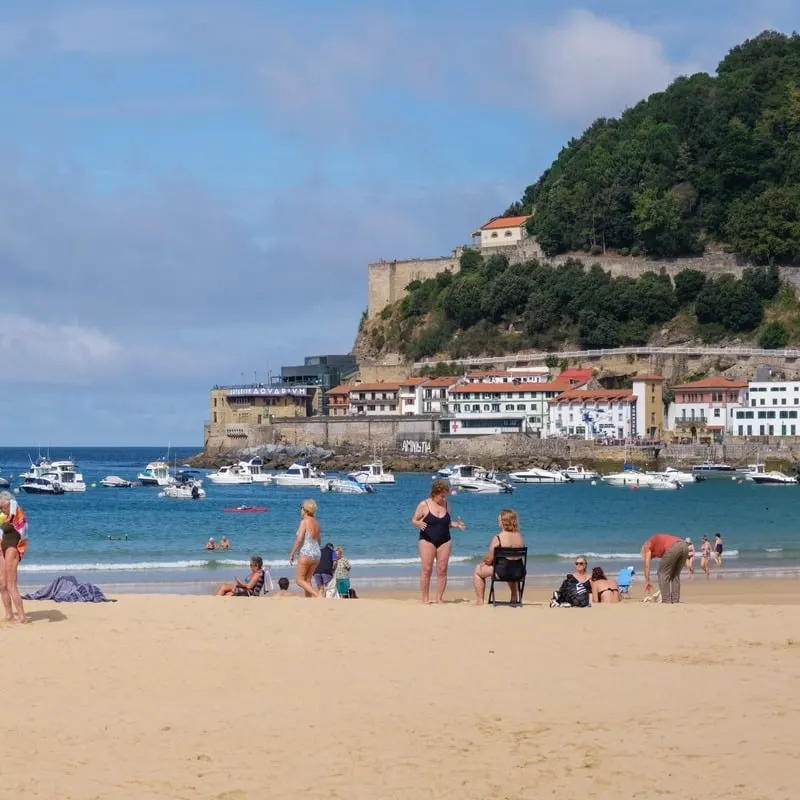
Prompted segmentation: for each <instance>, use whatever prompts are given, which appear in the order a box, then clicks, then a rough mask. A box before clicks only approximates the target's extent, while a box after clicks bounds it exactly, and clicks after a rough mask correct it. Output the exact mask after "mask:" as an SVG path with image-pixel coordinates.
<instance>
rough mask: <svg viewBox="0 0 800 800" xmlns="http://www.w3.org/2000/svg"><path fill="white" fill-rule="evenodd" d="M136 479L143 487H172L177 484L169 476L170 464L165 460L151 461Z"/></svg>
mask: <svg viewBox="0 0 800 800" xmlns="http://www.w3.org/2000/svg"><path fill="white" fill-rule="evenodd" d="M136 479H137V480H138V481H139V483H141V484H142V486H170V485H171V484H173V483H174V482H175V481H174V479H173V477H172V476H171V475H170V474H169V464H168V463H167V462H166V461H163V460H159V461H151V462H150V463H149V464H148V465H147V466H146V467H145V469H144V472H140V473H139V474H138V475H137V476H136Z"/></svg>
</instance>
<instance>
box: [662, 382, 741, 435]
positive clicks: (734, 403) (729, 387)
mask: <svg viewBox="0 0 800 800" xmlns="http://www.w3.org/2000/svg"><path fill="white" fill-rule="evenodd" d="M672 391H673V392H674V394H675V397H674V400H673V401H672V403H670V406H669V409H668V411H667V428H668V430H669V431H670V434H671V437H672V439H673V440H674V441H686V442H697V443H698V444H711V443H713V442H719V441H721V440H722V437H723V435H724V434H725V433H726V432H728V433H732V432H733V426H734V420H735V411H736V409H738V408H741V407H742V406H744V405H746V403H747V381H743V380H739V379H738V378H726V377H714V378H702V379H701V380H699V381H690V382H689V383H679V384H677V385H676V386H673V387H672Z"/></svg>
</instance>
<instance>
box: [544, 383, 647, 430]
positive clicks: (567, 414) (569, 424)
mask: <svg viewBox="0 0 800 800" xmlns="http://www.w3.org/2000/svg"><path fill="white" fill-rule="evenodd" d="M636 404H637V397H636V395H635V394H634V393H633V391H632V390H631V389H570V390H569V391H566V392H563V393H562V394H560V395H558V397H555V398H554V399H552V400H550V403H549V405H550V422H549V427H548V435H549V436H551V437H555V438H567V437H570V436H576V437H580V438H582V439H598V440H602V439H632V438H634V437H635V436H636V431H637V424H636Z"/></svg>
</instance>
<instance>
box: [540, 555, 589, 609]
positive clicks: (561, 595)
mask: <svg viewBox="0 0 800 800" xmlns="http://www.w3.org/2000/svg"><path fill="white" fill-rule="evenodd" d="M588 566H589V561H588V559H587V558H586V556H578V557H577V558H576V559H575V572H571V573H569V574H568V575H567V577H566V578H564V580H563V581H562V582H561V586H559V587H558V589H557V590H556V591H555V592H553V597H552V599H551V600H550V608H557V607H559V606H564V607H571V606H575V607H577V608H585V607H586V606H588V605H589V600H590V599H591V596H592V579H591V577H590V576H589V574H588V572H587V571H586V570H587V567H588Z"/></svg>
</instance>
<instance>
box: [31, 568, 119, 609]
mask: <svg viewBox="0 0 800 800" xmlns="http://www.w3.org/2000/svg"><path fill="white" fill-rule="evenodd" d="M23 599H24V600H55V602H56V603H114V602H116V601H115V600H110V599H109V598H107V597H106V596H105V595H104V594H103V592H102V591H101V590H100V588H99V587H98V586H95V585H94V584H93V583H78V579H77V578H76V577H75V576H74V575H62V576H61V577H60V578H56V579H55V580H54V581H53V582H52V583H51V584H49V585H48V586H45V587H44V588H43V589H39V591H37V592H33V594H26V595H24V596H23Z"/></svg>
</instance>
